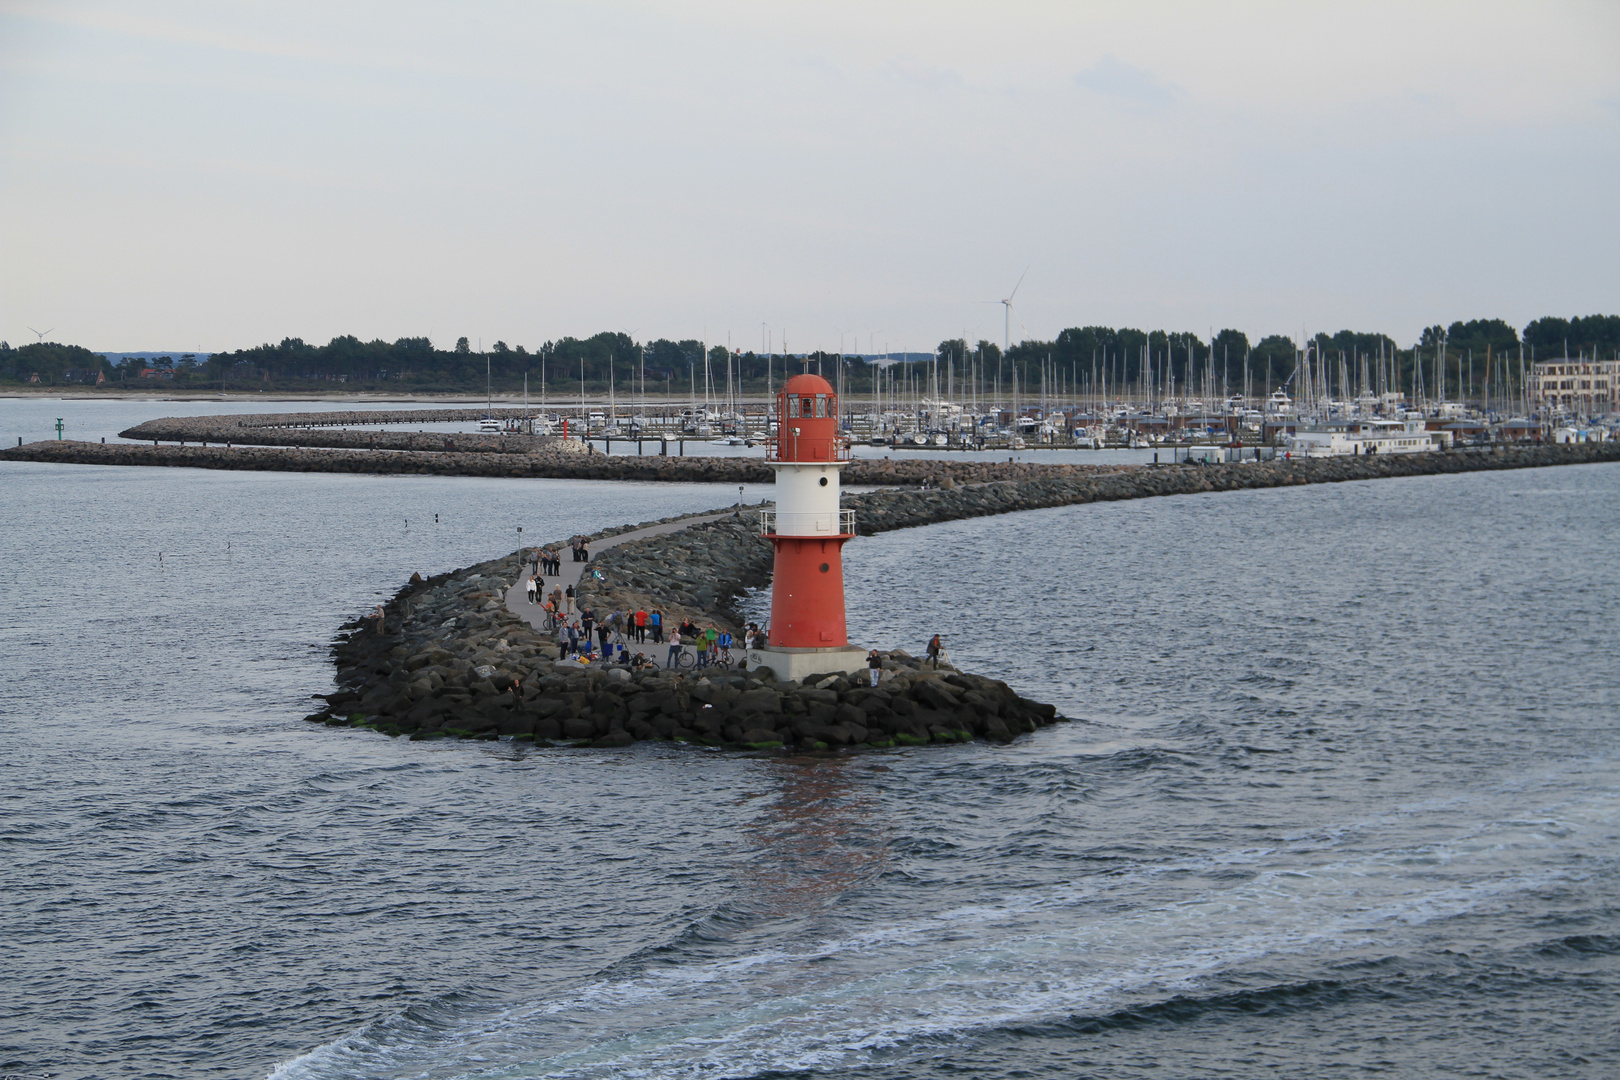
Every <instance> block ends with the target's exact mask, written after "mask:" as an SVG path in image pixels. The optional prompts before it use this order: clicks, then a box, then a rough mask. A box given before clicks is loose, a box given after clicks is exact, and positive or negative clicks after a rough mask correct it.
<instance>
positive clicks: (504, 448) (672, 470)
mask: <svg viewBox="0 0 1620 1080" xmlns="http://www.w3.org/2000/svg"><path fill="white" fill-rule="evenodd" d="M139 431H141V428H138V427H137V428H130V429H128V430H127V431H125V432H124V434H125V435H126V436H132V435H134V433H136V432H139ZM171 434H173V433H172V432H171ZM286 434H287V435H288V438H289V439H293V438H295V437H302V436H304V435H308V436H309V437H310V438H311V439H312V440H315V441H324V442H330V443H341V444H343V445H341V446H330V447H314V446H309V447H305V446H260V445H256V444H254V442H253V440H252V439H237V440H235V441H233V440H232V439H231V438H229V437H227V433H226V432H223V431H216V432H213V433H212V434H211V435H210V440H212V445H203V444H204V443H205V442H209V441H210V440H205V439H202V438H198V437H197V433H196V432H193V433H191V434H190V435H188V437H187V440H186V442H187V443H189V442H190V441H191V440H193V439H194V440H195V442H196V445H186V444H184V443H182V444H181V445H174V444H173V443H174V442H180V440H179V439H174V440H173V442H162V444H161V445H152V444H151V443H150V442H144V443H87V442H76V441H74V440H71V439H62V440H58V439H46V440H41V441H39V442H32V443H27V444H25V445H23V446H14V447H6V448H4V449H0V460H9V461H41V462H51V463H54V464H61V465H147V466H175V467H187V468H194V469H244V470H254V471H266V472H349V473H403V474H410V475H433V476H511V477H534V478H550V479H568V480H636V481H653V482H668V483H686V484H705V483H713V484H728V485H730V484H767V483H770V482H772V480H774V479H775V475H776V474H775V473H774V472H772V470H771V468H770V467H769V466H768V465H766V464H765V461H764V459H763V458H757V457H698V456H695V455H694V456H689V457H679V456H668V457H666V456H663V455H660V454H656V453H654V454H614V455H608V454H603V453H598V452H596V450H595V449H594V448H587V447H585V446H584V445H583V444H582V443H579V442H576V441H573V440H562V439H558V440H554V441H553V442H552V443H550V444H546V445H538V446H529V445H526V444H523V443H521V442H515V441H512V440H521V439H524V438H526V437H523V436H511V435H508V436H499V435H456V436H450V437H448V438H451V439H454V440H455V441H454V442H453V443H451V444H446V443H445V442H444V440H445V439H446V438H447V436H443V435H437V434H431V435H423V434H420V433H416V432H398V433H395V432H314V433H306V432H291V433H286ZM394 435H398V436H399V438H400V440H401V441H400V443H399V445H401V446H406V447H416V448H415V449H389V448H388V445H387V444H388V440H389V439H390V438H391V437H393V436H394ZM277 437H279V436H277ZM160 441H161V440H160ZM464 442H465V443H466V444H467V446H469V447H471V448H470V449H459V447H462V445H463V443H464ZM451 446H454V447H457V449H451V448H450V447H451ZM514 451H516V452H514ZM1117 468H1118V467H1117V466H1115V467H1105V466H1088V465H1022V464H1014V463H1010V462H975V461H937V460H927V459H925V460H916V459H908V460H905V461H887V460H882V459H872V458H862V459H857V460H856V461H853V462H851V463H850V465H849V466H848V467H847V468H846V469H845V471H844V482H845V483H846V484H854V485H863V486H864V485H872V486H892V485H907V486H916V485H929V486H936V487H937V486H941V485H947V484H949V485H955V484H961V483H982V482H986V481H990V480H1008V479H1013V480H1016V479H1024V478H1028V477H1030V476H1036V475H1049V476H1072V477H1082V476H1094V475H1098V474H1100V473H1108V472H1112V471H1117Z"/></svg>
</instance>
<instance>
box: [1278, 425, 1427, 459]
mask: <svg viewBox="0 0 1620 1080" xmlns="http://www.w3.org/2000/svg"><path fill="white" fill-rule="evenodd" d="M1283 447H1284V448H1285V449H1286V450H1288V451H1289V452H1290V453H1294V454H1301V455H1303V456H1305V457H1350V456H1353V455H1357V454H1424V453H1427V452H1429V451H1430V450H1433V449H1434V448H1435V439H1434V435H1433V434H1431V433H1430V432H1429V431H1428V430H1427V428H1426V426H1425V424H1424V421H1423V418H1422V417H1413V418H1411V419H1408V420H1374V419H1363V420H1350V421H1346V422H1343V423H1337V424H1329V425H1323V426H1321V427H1317V428H1302V429H1299V430H1296V431H1295V432H1293V434H1291V435H1285V436H1283Z"/></svg>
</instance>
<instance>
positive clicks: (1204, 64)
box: [0, 0, 1620, 351]
mask: <svg viewBox="0 0 1620 1080" xmlns="http://www.w3.org/2000/svg"><path fill="white" fill-rule="evenodd" d="M1617 241H1620V3H1615V2H1612V0H1610V2H1600V3H1553V2H1547V0H1539V2H1535V3H1529V2H1516V3H1504V4H1491V3H1482V2H1468V3H1457V4H1441V3H1431V4H1424V3H1413V2H1403V3H1390V4H1377V3H1368V2H1364V0H1361V2H1356V3H1351V4H1346V3H1333V4H1327V3H1323V4H1311V3H1299V2H1296V3H1284V4H1252V5H1241V4H1233V5H1217V4H1210V3H1197V4H1172V3H1165V4H1156V5H1155V4H1150V3H1122V4H1082V3H1062V4H1047V3H1024V4H1018V3H1007V2H1004V0H1003V2H995V3H991V2H983V3H978V4H953V3H947V2H937V0H936V2H930V3H917V4H912V3H891V4H883V3H868V2H853V3H839V2H835V0H817V2H816V3H812V4H805V5H775V4H765V3H741V2H739V3H721V2H714V3H693V4H652V3H645V4H643V3H607V2H592V3H588V4H544V3H510V4H506V3H480V4H471V3H461V4H423V3H408V2H403V0H388V2H386V3H344V4H339V3H333V2H331V0H325V2H321V3H299V2H292V0H276V2H274V3H233V4H229V5H221V4H216V3H206V2H198V3H179V2H175V3H129V4H105V3H74V2H62V3H47V2H13V0H0V337H3V338H6V339H8V340H10V341H11V342H12V344H14V345H15V344H20V343H22V342H24V341H30V340H34V335H33V334H32V333H30V332H29V330H28V329H27V328H28V327H30V326H32V327H34V328H36V329H39V330H44V329H47V328H52V327H54V328H55V330H56V332H55V333H53V334H51V335H50V337H51V338H53V339H57V340H61V341H65V342H73V343H76V344H81V345H86V346H89V347H91V348H95V349H113V350H135V349H145V348H169V349H200V350H218V349H226V348H238V347H243V346H248V345H253V344H256V343H259V342H262V341H276V340H280V339H281V338H282V337H285V336H300V337H303V338H305V339H306V340H310V341H316V342H324V341H326V340H327V339H329V338H331V337H332V336H333V335H336V334H341V333H353V334H357V335H359V336H361V337H363V338H367V339H370V338H374V337H381V338H386V339H389V340H392V339H394V338H397V337H402V336H412V335H422V334H426V335H430V336H431V337H432V338H433V339H434V341H435V342H437V343H440V344H445V343H448V342H451V341H453V340H454V339H455V338H456V337H458V336H460V335H463V334H465V335H468V336H469V337H472V338H474V339H477V338H480V337H481V338H482V339H483V341H484V343H485V344H486V345H487V344H489V343H492V342H493V341H495V340H496V339H502V340H505V341H506V342H508V343H509V344H511V345H517V344H524V345H528V346H530V347H533V346H535V345H538V344H540V343H541V342H543V341H545V340H548V339H553V338H556V337H560V336H562V335H567V334H572V335H586V334H590V333H594V332H596V331H598V330H604V329H613V330H622V331H625V332H628V333H632V334H634V336H635V337H637V338H638V339H641V340H647V339H651V338H656V337H663V336H667V337H672V338H673V337H706V338H707V339H708V340H709V341H711V342H720V343H724V342H725V341H726V340H727V335H728V334H729V335H730V340H731V341H732V342H733V343H734V344H735V345H737V346H740V347H753V348H758V347H759V346H760V344H761V341H762V336H761V335H762V329H761V325H762V324H765V326H766V327H768V333H769V335H770V338H771V342H772V344H773V345H774V347H775V348H777V349H780V348H781V343H782V334H783V331H784V328H785V330H786V334H787V343H788V346H789V347H790V348H792V349H794V350H796V351H798V350H805V349H811V348H836V347H838V345H839V341H840V337H839V335H840V331H842V332H843V333H844V346H845V347H846V348H855V347H856V345H857V343H858V346H859V348H860V349H861V350H862V351H868V350H869V348H870V345H871V343H872V342H874V341H875V343H876V344H877V346H878V347H879V348H882V347H884V346H885V345H886V346H887V347H888V348H891V349H894V350H899V349H901V348H902V347H909V348H911V349H914V350H916V349H931V348H932V347H933V346H934V345H935V344H936V343H938V342H939V341H940V340H941V339H942V338H946V337H955V336H958V335H960V334H962V333H963V332H966V334H967V335H968V336H969V338H975V339H976V338H979V337H985V338H990V339H992V340H996V341H1000V340H1001V337H1002V329H1003V328H1002V308H1001V306H1000V305H998V304H995V303H994V301H996V300H998V299H1000V298H1002V297H1004V296H1006V295H1007V294H1008V291H1009V290H1011V289H1012V287H1013V285H1014V283H1015V282H1016V281H1017V280H1018V278H1019V275H1020V274H1023V273H1024V271H1025V268H1026V267H1028V277H1027V278H1026V279H1025V281H1024V283H1023V287H1022V289H1021V290H1020V291H1019V292H1018V295H1017V298H1016V300H1015V306H1014V309H1013V319H1012V338H1013V340H1014V341H1016V340H1019V339H1020V338H1024V337H1035V338H1049V337H1051V336H1053V335H1055V334H1056V333H1057V332H1058V331H1059V330H1061V329H1062V328H1064V327H1067V326H1078V325H1086V324H1105V325H1116V326H1117V325H1130V326H1137V327H1141V328H1145V329H1146V328H1167V329H1172V330H1174V329H1183V330H1194V331H1196V332H1198V333H1199V334H1200V335H1203V334H1207V332H1208V330H1209V328H1210V327H1212V326H1213V327H1214V328H1216V329H1219V328H1221V327H1223V326H1233V327H1236V328H1238V329H1241V330H1244V331H1246V332H1247V333H1249V334H1250V336H1251V338H1254V337H1257V336H1259V335H1262V334H1266V333H1288V334H1291V335H1295V336H1297V335H1298V334H1299V332H1300V331H1301V329H1309V330H1311V331H1312V332H1314V331H1317V330H1327V331H1330V332H1331V331H1334V330H1338V329H1342V328H1346V327H1349V328H1354V329H1362V330H1381V331H1384V332H1387V333H1389V334H1391V335H1393V336H1394V337H1395V338H1396V339H1397V340H1398V341H1400V342H1402V343H1409V342H1411V341H1412V340H1414V339H1415V338H1416V337H1417V335H1418V333H1419V331H1420V328H1421V327H1422V326H1424V325H1426V324H1430V323H1434V322H1450V321H1451V320H1453V319H1468V318H1476V317H1501V318H1505V319H1507V320H1509V321H1510V322H1512V323H1514V324H1515V325H1517V326H1523V324H1524V323H1525V322H1527V321H1528V320H1529V319H1531V318H1534V317H1536V316H1539V315H1543V314H1560V315H1566V316H1568V315H1576V314H1591V313H1594V312H1599V311H1602V312H1605V313H1608V312H1614V311H1617V310H1620V288H1617V286H1620V271H1617V265H1620V243H1617ZM984 301H990V303H985V302H984ZM857 334H858V335H859V337H858V338H856V336H855V335H857Z"/></svg>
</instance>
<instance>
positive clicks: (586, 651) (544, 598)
mask: <svg viewBox="0 0 1620 1080" xmlns="http://www.w3.org/2000/svg"><path fill="white" fill-rule="evenodd" d="M569 546H570V548H571V549H572V550H573V553H574V561H575V562H589V561H590V557H591V554H590V547H589V541H588V540H587V539H585V538H583V537H576V538H575V539H574V540H572V541H570V542H569ZM529 565H530V566H532V568H533V571H532V573H530V574H529V577H528V580H527V581H526V582H525V591H526V592H527V594H528V598H529V603H531V604H535V605H538V606H539V607H540V609H541V610H542V611H543V612H545V623H544V626H545V629H546V631H547V632H549V633H553V634H555V635H556V636H557V645H558V648H559V650H560V652H561V655H562V656H563V657H577V658H580V659H589V660H592V661H603V662H608V663H621V664H630V665H632V666H635V667H651V666H655V665H656V663H657V659H656V656H650V655H648V653H647V651H646V650H644V649H637V648H634V647H635V646H639V645H646V644H648V642H649V639H650V641H651V643H652V644H654V645H667V646H668V652H667V654H666V655H665V657H664V665H663V666H664V667H666V668H670V667H684V666H686V661H685V657H686V655H687V650H688V649H690V650H691V655H692V657H693V666H695V667H699V668H706V667H710V666H713V665H718V666H722V667H730V666H731V665H732V664H733V663H735V658H734V657H733V655H732V652H731V650H732V646H733V645H735V644H737V642H736V641H735V640H734V639H733V637H732V634H731V631H730V630H726V629H724V628H722V627H718V626H714V625H712V624H711V625H709V626H699V625H698V624H697V623H696V622H694V621H693V620H692V619H690V618H687V619H683V620H682V621H681V622H680V623H679V624H678V625H674V626H671V627H669V635H668V638H667V640H666V638H665V621H664V613H663V612H662V611H660V610H659V609H657V608H654V609H653V610H651V611H648V610H646V609H645V608H640V609H637V610H635V611H630V610H629V609H625V610H623V611H610V612H608V613H607V614H606V615H605V616H601V617H598V615H597V614H596V612H594V611H593V610H591V609H590V608H589V607H583V608H580V609H579V610H577V611H576V610H575V600H576V594H575V592H574V586H573V585H572V584H569V585H566V586H565V585H563V584H561V582H560V581H559V582H558V583H556V584H554V585H553V586H552V589H551V592H550V593H547V592H546V578H548V577H555V578H559V579H560V578H561V577H562V553H561V550H560V549H558V548H536V549H535V550H534V551H533V553H532V554H531V556H530V560H529ZM769 641H770V631H769V630H768V629H767V628H765V627H763V626H760V625H759V624H757V623H749V624H748V629H747V630H746V631H744V633H743V639H742V643H741V644H742V646H743V648H745V649H747V648H754V649H763V648H765V647H767V645H768V643H769ZM944 655H945V648H944V644H943V642H941V641H940V637H939V635H938V634H935V635H934V636H933V637H932V638H930V639H929V641H928V645H927V650H926V659H927V662H928V663H929V665H930V666H931V667H934V668H936V669H937V668H938V667H939V664H940V661H941V660H942V659H944ZM868 666H869V668H870V671H871V678H872V685H873V686H876V685H877V684H878V675H879V670H880V668H881V666H882V665H881V661H880V660H879V658H878V654H877V650H875V649H874V650H872V652H871V654H870V656H869V658H868Z"/></svg>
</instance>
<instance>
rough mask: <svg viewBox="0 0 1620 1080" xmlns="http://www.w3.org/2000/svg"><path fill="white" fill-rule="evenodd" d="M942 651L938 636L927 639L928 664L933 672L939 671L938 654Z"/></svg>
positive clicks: (942, 646) (943, 649) (942, 647)
mask: <svg viewBox="0 0 1620 1080" xmlns="http://www.w3.org/2000/svg"><path fill="white" fill-rule="evenodd" d="M944 651H945V646H944V645H941V644H940V641H939V635H938V634H935V635H934V636H933V637H931V638H929V639H928V663H929V665H930V666H932V667H933V668H934V670H935V671H938V670H939V654H940V653H942V652H944Z"/></svg>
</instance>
